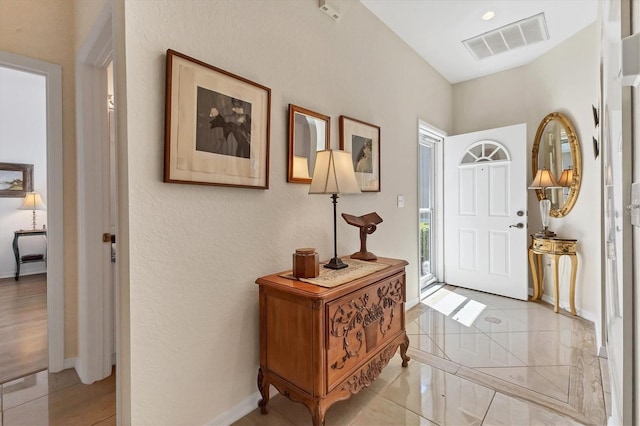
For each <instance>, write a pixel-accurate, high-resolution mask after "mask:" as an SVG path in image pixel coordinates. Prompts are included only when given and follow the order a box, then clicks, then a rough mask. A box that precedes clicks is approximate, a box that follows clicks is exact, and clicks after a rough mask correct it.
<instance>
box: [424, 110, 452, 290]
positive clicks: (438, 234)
mask: <svg viewBox="0 0 640 426" xmlns="http://www.w3.org/2000/svg"><path fill="white" fill-rule="evenodd" d="M422 133H427V134H429V135H430V136H431V137H433V138H435V139H439V141H438V142H436V143H434V154H435V155H434V164H435V166H436V170H435V172H434V175H433V177H434V181H433V189H434V192H435V194H434V204H435V210H434V212H433V215H434V216H433V217H432V219H431V221H432V223H433V225H434V228H435V229H433V234H432V235H433V237H434V238H435V247H433V249H434V251H435V259H436V261H435V262H432V266H431V272H432V274H433V275H434V276H435V278H436V280H439V281H444V214H443V206H444V177H443V171H444V167H443V163H444V155H443V152H444V149H443V148H444V147H443V144H444V140H445V137H446V136H447V133H446V132H445V131H443V130H440V129H438V128H437V127H434V126H432V125H430V124H427V123H426V122H424V121H422V120H420V119H418V144H420V135H421V134H422ZM418 186H419V183H418ZM419 190H420V189H419V188H418V191H419ZM419 221H420V219H419V218H418V222H419ZM418 240H419V237H418ZM419 252H420V248H418V253H419ZM418 260H419V259H418ZM419 274H420V272H419V271H418V275H419ZM418 280H419V281H420V276H418ZM419 285H420V288H419V289H418V291H421V290H422V282H420V284H419Z"/></svg>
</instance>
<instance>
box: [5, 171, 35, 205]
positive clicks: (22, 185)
mask: <svg viewBox="0 0 640 426" xmlns="http://www.w3.org/2000/svg"><path fill="white" fill-rule="evenodd" d="M27 192H33V164H20V163H0V197H7V198H9V197H13V198H24V196H25V195H27Z"/></svg>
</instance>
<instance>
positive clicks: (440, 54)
mask: <svg viewBox="0 0 640 426" xmlns="http://www.w3.org/2000/svg"><path fill="white" fill-rule="evenodd" d="M360 1H361V2H362V3H363V4H364V5H365V7H367V8H368V9H369V10H371V12H373V13H374V14H375V15H376V16H378V18H379V19H380V20H381V21H382V22H384V23H385V24H386V25H387V26H388V27H389V28H391V30H392V31H393V32H395V33H396V34H398V36H399V37H400V38H401V39H403V40H404V41H405V42H406V43H407V44H408V45H409V46H411V47H412V48H413V49H414V50H415V51H416V52H418V54H419V55H420V56H422V57H423V58H424V59H425V60H426V61H427V62H428V63H429V64H431V66H433V67H434V68H435V69H436V70H437V71H438V72H439V73H440V74H442V75H443V76H444V77H445V78H446V79H447V80H449V82H450V83H459V82H462V81H466V80H471V79H474V78H477V77H482V76H484V75H489V74H493V73H495V72H498V71H503V70H507V69H510V68H515V67H518V66H521V65H525V64H528V63H529V62H531V61H533V60H534V59H536V58H537V57H539V56H541V55H543V54H544V53H545V52H547V51H548V50H550V49H551V48H553V47H554V46H556V45H557V44H559V43H561V42H562V41H564V40H566V39H567V38H569V37H570V36H572V35H573V34H575V33H576V32H578V31H580V30H581V29H583V28H584V27H586V26H587V25H589V24H591V23H593V22H594V21H595V20H596V17H597V12H598V7H599V6H598V4H599V2H598V1H597V0H537V1H534V0H360ZM489 10H491V11H493V12H495V17H494V18H493V19H492V20H490V21H483V20H482V19H481V16H482V15H483V14H484V13H485V12H487V11H489ZM541 12H544V14H545V17H546V20H547V28H548V31H549V40H547V41H542V42H539V43H535V44H532V45H529V46H525V47H522V48H518V49H514V50H512V51H508V52H505V53H501V54H498V55H496V56H492V57H489V58H486V59H482V60H476V59H475V58H474V57H473V56H472V55H471V54H470V53H469V51H468V50H467V48H466V47H465V46H464V45H463V44H462V41H463V40H466V39H468V38H471V37H474V36H477V35H480V34H482V33H485V32H487V31H491V30H494V29H496V28H499V27H502V26H504V25H507V24H510V23H512V22H515V21H519V20H521V19H524V18H528V17H531V16H533V15H536V14H538V13H541Z"/></svg>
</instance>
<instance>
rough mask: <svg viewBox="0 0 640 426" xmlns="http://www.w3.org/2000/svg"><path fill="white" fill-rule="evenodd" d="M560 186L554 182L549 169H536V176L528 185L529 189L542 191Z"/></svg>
mask: <svg viewBox="0 0 640 426" xmlns="http://www.w3.org/2000/svg"><path fill="white" fill-rule="evenodd" d="M559 186H560V184H559V183H558V181H556V178H555V177H554V176H553V173H551V170H549V169H538V171H537V172H536V176H535V177H534V178H533V182H531V185H529V189H542V190H543V191H544V190H545V189H546V188H558V187H559Z"/></svg>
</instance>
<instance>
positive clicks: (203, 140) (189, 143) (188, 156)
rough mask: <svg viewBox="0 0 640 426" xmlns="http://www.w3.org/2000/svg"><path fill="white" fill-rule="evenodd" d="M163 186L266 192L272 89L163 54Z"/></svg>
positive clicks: (177, 55) (175, 54)
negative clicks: (213, 187) (231, 187)
mask: <svg viewBox="0 0 640 426" xmlns="http://www.w3.org/2000/svg"><path fill="white" fill-rule="evenodd" d="M166 90H167V94H166V96H167V98H166V108H165V159H164V181H165V182H171V183H191V184H198V185H220V186H235V187H242V188H258V189H267V188H269V122H270V114H271V89H269V88H268V87H265V86H262V85H260V84H258V83H254V82H253V81H250V80H247V79H246V78H243V77H240V76H237V75H234V74H231V73H229V72H227V71H224V70H221V69H219V68H216V67H214V66H212V65H208V64H206V63H204V62H201V61H199V60H197V59H193V58H190V57H188V56H186V55H183V54H181V53H178V52H175V51H173V50H171V49H169V50H167V88H166Z"/></svg>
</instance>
